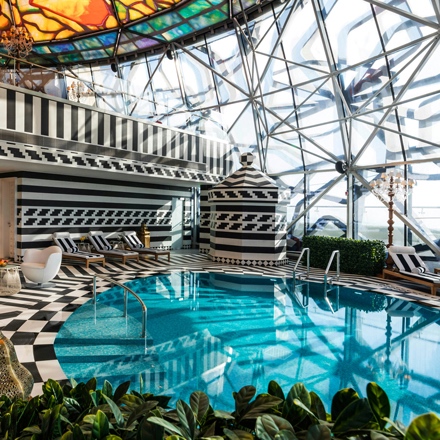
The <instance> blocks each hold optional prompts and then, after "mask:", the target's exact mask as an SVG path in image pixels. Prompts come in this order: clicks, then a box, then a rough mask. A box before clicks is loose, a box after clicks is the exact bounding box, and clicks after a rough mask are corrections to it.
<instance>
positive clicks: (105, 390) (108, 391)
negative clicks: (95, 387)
mask: <svg viewBox="0 0 440 440" xmlns="http://www.w3.org/2000/svg"><path fill="white" fill-rule="evenodd" d="M102 394H104V396H107V397H110V398H112V397H113V387H112V384H111V383H110V382H109V381H108V380H104V384H103V385H102Z"/></svg>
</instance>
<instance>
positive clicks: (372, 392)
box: [367, 382, 391, 429]
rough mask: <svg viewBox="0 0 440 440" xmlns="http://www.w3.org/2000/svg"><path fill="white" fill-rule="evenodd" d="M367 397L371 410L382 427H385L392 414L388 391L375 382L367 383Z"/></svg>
mask: <svg viewBox="0 0 440 440" xmlns="http://www.w3.org/2000/svg"><path fill="white" fill-rule="evenodd" d="M367 398H368V403H369V404H370V408H371V411H373V414H374V416H375V418H376V420H377V423H378V424H379V427H380V429H384V428H385V425H386V424H387V422H386V420H385V419H388V418H389V417H390V414H391V405H390V400H389V399H388V396H387V394H386V392H385V391H384V390H383V389H382V388H381V387H380V386H379V385H378V384H377V383H375V382H370V383H369V384H368V385H367Z"/></svg>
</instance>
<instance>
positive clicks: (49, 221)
mask: <svg viewBox="0 0 440 440" xmlns="http://www.w3.org/2000/svg"><path fill="white" fill-rule="evenodd" d="M17 195H18V200H17V225H16V228H17V247H18V251H19V254H20V255H19V256H22V255H23V253H24V251H25V250H26V249H28V248H42V247H46V246H49V245H51V244H53V243H52V233H53V232H61V231H68V232H70V233H71V234H72V237H73V238H74V239H76V240H78V239H79V238H80V237H81V236H83V235H86V234H87V232H88V231H90V230H102V231H104V232H105V233H106V234H112V235H110V238H113V239H117V236H118V233H119V232H120V231H124V230H133V229H134V230H139V229H140V226H141V223H142V222H145V223H146V225H147V227H148V229H149V231H150V234H151V247H152V248H165V249H169V248H171V247H172V244H173V241H172V234H171V232H172V230H171V229H172V216H173V211H172V200H173V198H178V199H182V198H183V199H184V216H183V218H184V222H185V224H184V237H183V247H191V224H190V221H191V216H190V215H189V213H190V209H191V205H192V203H191V197H192V192H191V191H190V189H189V188H184V187H180V186H176V185H174V186H173V185H157V184H148V183H142V184H141V183H134V182H115V181H112V180H103V179H95V178H84V177H73V176H59V175H43V174H31V173H25V174H24V175H23V176H22V177H19V178H17Z"/></svg>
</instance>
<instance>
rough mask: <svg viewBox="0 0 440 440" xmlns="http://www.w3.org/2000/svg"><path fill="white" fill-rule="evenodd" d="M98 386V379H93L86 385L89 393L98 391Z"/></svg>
mask: <svg viewBox="0 0 440 440" xmlns="http://www.w3.org/2000/svg"><path fill="white" fill-rule="evenodd" d="M96 385H97V380H96V377H92V378H91V379H89V380H88V381H87V383H86V388H87V389H88V390H89V391H96Z"/></svg>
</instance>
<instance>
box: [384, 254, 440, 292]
mask: <svg viewBox="0 0 440 440" xmlns="http://www.w3.org/2000/svg"><path fill="white" fill-rule="evenodd" d="M388 252H389V253H390V255H391V257H392V258H393V261H394V264H395V266H396V270H389V269H384V270H383V277H384V278H400V279H403V280H406V281H410V282H412V283H416V284H421V285H424V286H427V287H429V288H430V289H431V294H432V295H436V293H437V289H439V288H440V275H439V274H436V273H433V272H429V270H428V268H427V267H426V265H425V263H424V262H423V260H422V259H421V258H420V256H419V255H417V253H416V250H415V249H414V248H413V247H412V246H391V247H390V248H389V249H388Z"/></svg>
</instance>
